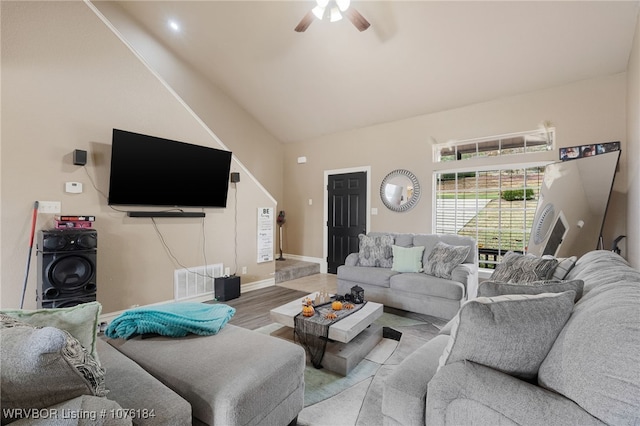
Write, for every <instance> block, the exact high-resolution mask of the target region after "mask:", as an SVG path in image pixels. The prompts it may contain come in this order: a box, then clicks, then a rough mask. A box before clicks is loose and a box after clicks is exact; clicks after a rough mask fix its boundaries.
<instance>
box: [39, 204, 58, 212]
mask: <svg viewBox="0 0 640 426" xmlns="http://www.w3.org/2000/svg"><path fill="white" fill-rule="evenodd" d="M60 210H61V203H60V201H38V213H53V214H55V213H60Z"/></svg>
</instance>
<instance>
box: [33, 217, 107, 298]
mask: <svg viewBox="0 0 640 426" xmlns="http://www.w3.org/2000/svg"><path fill="white" fill-rule="evenodd" d="M97 249H98V233H97V231H96V230H94V229H52V230H46V231H40V232H38V243H37V257H38V290H37V301H38V308H64V307H69V306H75V305H79V304H81V303H86V302H93V301H95V300H96V289H97V284H96V256H97Z"/></svg>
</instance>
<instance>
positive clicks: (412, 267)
mask: <svg viewBox="0 0 640 426" xmlns="http://www.w3.org/2000/svg"><path fill="white" fill-rule="evenodd" d="M391 248H392V250H393V266H392V267H391V270H392V271H396V272H422V254H423V253H424V247H423V246H415V247H400V246H395V245H394V246H391Z"/></svg>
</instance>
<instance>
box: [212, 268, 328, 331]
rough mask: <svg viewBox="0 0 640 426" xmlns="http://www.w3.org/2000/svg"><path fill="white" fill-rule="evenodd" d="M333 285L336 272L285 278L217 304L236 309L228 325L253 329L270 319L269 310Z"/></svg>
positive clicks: (268, 321)
mask: <svg viewBox="0 0 640 426" xmlns="http://www.w3.org/2000/svg"><path fill="white" fill-rule="evenodd" d="M336 288H337V281H336V276H335V275H330V274H314V275H309V276H306V277H302V278H298V279H295V280H291V281H286V282H283V283H280V284H277V285H275V286H272V287H266V288H261V289H259V290H254V291H249V292H246V293H242V295H241V296H240V297H239V298H237V299H233V300H227V301H225V302H220V303H225V304H227V305H229V306H232V307H234V308H236V313H235V315H234V316H233V318H231V320H230V321H229V324H233V325H237V326H238V327H243V328H248V329H250V330H255V329H256V328H260V327H264V326H265V325H269V324H271V323H272V322H273V321H272V320H271V318H270V317H269V311H270V310H271V309H273V308H276V307H278V306H280V305H284V304H285V303H288V302H291V301H292V300H294V299H297V298H299V297H302V296H304V295H306V294H309V293H313V292H316V291H320V290H323V289H326V290H327V291H328V292H329V293H335V292H336Z"/></svg>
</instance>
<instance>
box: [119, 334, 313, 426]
mask: <svg viewBox="0 0 640 426" xmlns="http://www.w3.org/2000/svg"><path fill="white" fill-rule="evenodd" d="M109 343H110V344H111V345H112V346H114V347H115V348H117V349H118V350H119V351H120V352H122V353H123V354H125V355H126V356H128V357H129V358H131V359H132V360H134V361H135V362H137V363H138V364H139V365H140V366H142V367H143V368H144V369H145V370H147V371H148V372H149V373H150V374H152V375H153V376H155V377H156V378H157V379H158V380H160V381H161V382H162V383H164V384H165V385H167V386H168V387H169V388H171V389H173V390H174V391H175V392H176V393H178V394H179V395H180V396H182V397H183V398H184V399H186V400H187V401H189V403H190V404H191V408H192V412H193V417H194V423H200V422H201V423H204V424H209V425H214V424H215V425H225V426H234V425H274V426H283V425H287V424H289V423H290V422H291V421H292V420H294V419H295V418H296V417H297V415H298V413H299V412H300V411H301V410H302V408H303V406H304V367H305V360H306V356H305V353H304V350H303V349H302V348H301V347H300V346H298V345H295V344H293V343H290V342H287V341H285V340H281V339H278V338H275V337H271V336H268V335H264V334H260V333H257V332H255V331H251V330H247V329H243V328H240V327H236V326H233V325H229V324H227V325H226V326H225V327H224V328H223V329H222V330H221V331H220V332H219V333H218V334H217V335H214V336H195V335H190V336H187V337H182V338H171V337H152V338H146V339H142V338H140V337H135V338H132V339H129V340H123V339H112V340H109Z"/></svg>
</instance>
